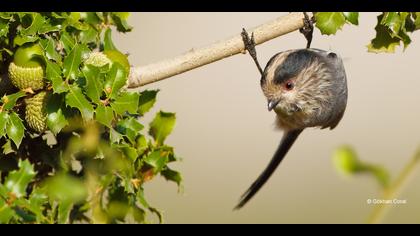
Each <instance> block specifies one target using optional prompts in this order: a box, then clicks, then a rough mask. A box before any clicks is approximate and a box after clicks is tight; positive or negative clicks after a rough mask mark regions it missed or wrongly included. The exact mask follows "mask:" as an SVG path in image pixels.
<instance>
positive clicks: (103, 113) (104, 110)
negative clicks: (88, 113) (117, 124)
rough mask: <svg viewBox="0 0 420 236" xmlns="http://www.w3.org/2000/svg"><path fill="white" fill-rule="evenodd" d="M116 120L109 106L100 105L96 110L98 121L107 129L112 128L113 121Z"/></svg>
mask: <svg viewBox="0 0 420 236" xmlns="http://www.w3.org/2000/svg"><path fill="white" fill-rule="evenodd" d="M113 119H114V112H113V111H112V108H111V107H109V106H104V105H103V104H99V105H98V107H97V108H96V120H98V122H99V123H101V124H103V125H105V126H106V127H109V128H111V127H112V120H113Z"/></svg>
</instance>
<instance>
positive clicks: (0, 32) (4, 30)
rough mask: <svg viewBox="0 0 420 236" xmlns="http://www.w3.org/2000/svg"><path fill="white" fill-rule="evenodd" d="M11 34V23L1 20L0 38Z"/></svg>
mask: <svg viewBox="0 0 420 236" xmlns="http://www.w3.org/2000/svg"><path fill="white" fill-rule="evenodd" d="M8 33H9V21H6V20H0V38H1V37H4V36H7V34H8Z"/></svg>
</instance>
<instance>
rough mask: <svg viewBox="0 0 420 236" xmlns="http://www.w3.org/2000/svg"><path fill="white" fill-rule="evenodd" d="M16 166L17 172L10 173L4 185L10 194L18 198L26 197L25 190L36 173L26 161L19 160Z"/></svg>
mask: <svg viewBox="0 0 420 236" xmlns="http://www.w3.org/2000/svg"><path fill="white" fill-rule="evenodd" d="M18 166H19V169H18V170H15V171H12V172H10V174H9V175H8V176H7V177H6V180H5V182H4V185H5V186H6V188H7V189H8V190H9V191H10V192H11V193H13V194H14V195H15V196H16V197H18V198H20V197H23V196H26V188H27V187H28V184H29V183H30V182H31V181H32V180H33V178H34V177H35V175H36V173H35V171H34V167H33V166H32V165H31V163H30V162H29V161H28V160H24V161H22V160H19V164H18Z"/></svg>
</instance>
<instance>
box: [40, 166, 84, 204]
mask: <svg viewBox="0 0 420 236" xmlns="http://www.w3.org/2000/svg"><path fill="white" fill-rule="evenodd" d="M43 186H44V187H45V188H46V190H47V195H48V196H49V197H50V198H52V199H55V200H58V201H60V202H66V203H68V202H71V203H79V202H81V201H83V200H85V199H86V197H87V189H86V186H85V184H84V183H83V181H82V180H81V179H78V178H76V177H73V176H70V175H67V174H64V173H59V174H56V175H55V176H53V177H50V178H48V179H47V180H46V181H45V182H43ZM69 186H71V188H69Z"/></svg>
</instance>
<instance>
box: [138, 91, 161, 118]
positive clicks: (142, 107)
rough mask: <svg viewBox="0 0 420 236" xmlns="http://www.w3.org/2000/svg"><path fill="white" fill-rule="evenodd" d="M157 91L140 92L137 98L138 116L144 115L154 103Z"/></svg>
mask: <svg viewBox="0 0 420 236" xmlns="http://www.w3.org/2000/svg"><path fill="white" fill-rule="evenodd" d="M158 92H159V90H145V91H143V92H141V94H140V97H139V109H138V112H139V113H140V115H144V114H146V112H148V111H149V110H150V109H151V108H152V107H153V105H154V104H155V102H156V95H157V93H158Z"/></svg>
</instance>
